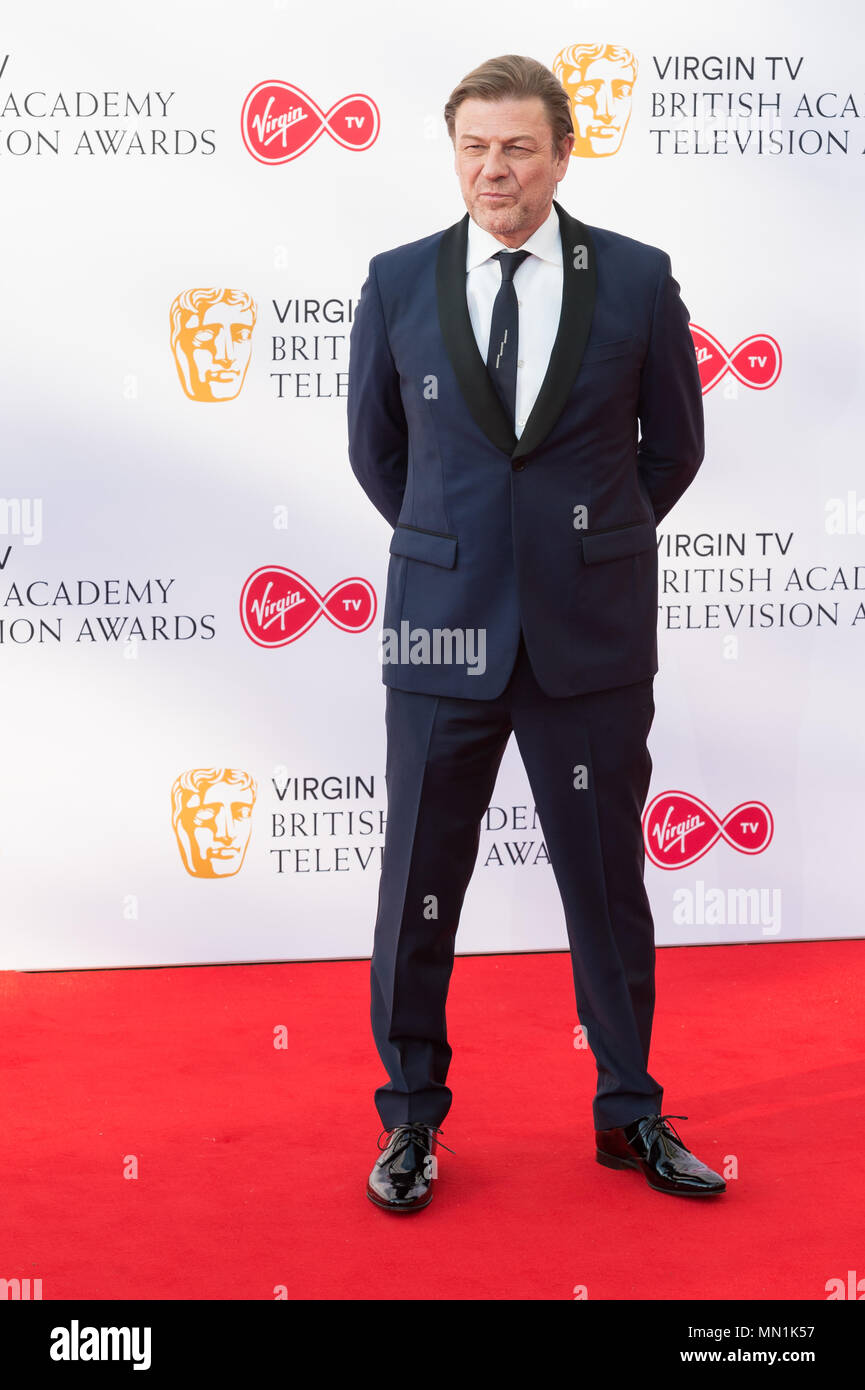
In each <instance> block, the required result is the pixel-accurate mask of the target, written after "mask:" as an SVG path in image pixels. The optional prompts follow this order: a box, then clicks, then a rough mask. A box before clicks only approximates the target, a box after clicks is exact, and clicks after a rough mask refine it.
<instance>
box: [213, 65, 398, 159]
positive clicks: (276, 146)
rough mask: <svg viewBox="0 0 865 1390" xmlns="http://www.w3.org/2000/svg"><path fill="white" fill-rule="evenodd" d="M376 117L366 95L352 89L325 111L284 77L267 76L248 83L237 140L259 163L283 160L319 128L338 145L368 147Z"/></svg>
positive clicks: (304, 146)
mask: <svg viewBox="0 0 865 1390" xmlns="http://www.w3.org/2000/svg"><path fill="white" fill-rule="evenodd" d="M380 126H381V117H380V116H379V113H378V107H377V106H376V104H375V102H374V101H373V99H372V97H368V96H364V95H363V94H362V93H361V92H352V93H351V95H350V96H347V97H341V98H340V100H339V101H337V102H335V103H334V105H333V106H331V107H330V109H329V110H328V111H322V109H321V107H320V106H319V105H318V104H317V103H316V102H315V101H313V99H312V97H311V96H307V94H306V92H304V91H302V90H301V88H300V87H294V86H292V84H291V83H290V82H280V81H278V80H276V79H271V80H270V81H267V82H259V84H258V86H257V87H253V89H252V91H251V92H250V93H249V96H248V97H247V98H246V101H245V102H244V103H243V111H242V112H241V116H240V132H241V135H242V136H243V143H244V145H245V146H246V148H247V149H248V151H249V153H250V154H251V155H252V156H253V158H254V159H257V160H259V162H260V163H261V164H287V163H288V161H289V160H290V159H297V157H298V155H300V154H303V153H304V152H305V151H306V150H308V149H309V147H310V145H314V144H315V142H316V140H318V139H319V137H320V136H321V135H324V133H325V131H326V132H327V134H328V135H329V136H330V138H331V139H332V140H335V141H336V143H337V144H338V145H342V147H343V149H344V150H352V151H353V152H354V153H355V154H357V153H359V152H360V151H361V150H368V149H369V147H370V145H372V144H374V142H375V141H376V139H377V138H378V132H379V127H380Z"/></svg>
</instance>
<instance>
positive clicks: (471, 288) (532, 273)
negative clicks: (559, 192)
mask: <svg viewBox="0 0 865 1390" xmlns="http://www.w3.org/2000/svg"><path fill="white" fill-rule="evenodd" d="M510 250H514V251H519V250H524V251H530V252H531V255H530V256H527V257H526V259H525V260H524V261H523V263H522V265H520V266H518V267H517V269H516V271H515V272H514V289H515V290H516V292H517V304H518V306H519V308H518V313H519V334H518V339H517V351H518V353H519V356H518V358H517V400H516V421H515V425H514V432H515V434H516V436H517V438H519V436H520V435H521V434H522V432H523V428H524V427H525V423H526V421H527V420H528V418H529V414H530V412H531V409H532V406H533V405H534V403H535V400H536V398H537V394H538V392H539V390H540V389H541V383H542V382H543V379H544V377H545V376H546V372H547V367H548V366H549V362H550V354H551V353H552V350H553V343H554V342H555V340H556V332H557V330H558V327H559V317H560V315H561V312H562V238H561V234H560V232H559V219H558V215H557V213H556V210H555V208H554V207H551V208H550V215H549V217H548V218H547V220H546V222H542V223H541V225H540V227H538V229H537V231H536V232H532V235H531V236H530V237H529V238H528V240H526V241H524V242H523V244H522V247H519V246H514V247H506V246H503V245H502V243H501V242H500V241H497V240H496V238H495V237H494V236H493V235H492V233H491V232H487V231H484V229H483V227H479V226H478V224H477V222H475V220H474V218H473V217H472V216H471V214H469V226H468V247H467V250H466V299H467V301H468V307H469V317H470V318H471V321H472V328H473V329H474V334H475V341H476V342H477V345H478V351H479V353H480V355H481V357H482V358H483V360H484V362H486V360H487V349H488V347H489V342H490V325H491V323H492V318H493V304H494V302H495V298H496V295H497V294H498V292H499V288H500V287H501V283H502V272H501V270H500V268H499V263H498V261H494V260H492V259H491V257H493V256H495V255H496V253H497V252H498V251H504V252H505V253H506V254H507V252H508V251H510Z"/></svg>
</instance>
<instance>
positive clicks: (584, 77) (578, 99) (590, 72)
mask: <svg viewBox="0 0 865 1390" xmlns="http://www.w3.org/2000/svg"><path fill="white" fill-rule="evenodd" d="M564 87H565V91H566V92H567V93H568V95H569V96H570V98H571V113H572V116H573V121H574V126H575V127H576V131H577V141H576V145H575V148H574V154H575V155H582V156H583V157H588V158H590V159H591V158H593V157H595V156H597V155H606V154H615V153H616V151H617V150H618V148H619V146H620V145H621V143H622V139H623V138H624V134H625V127H626V126H627V124H628V120H629V118H630V115H631V101H632V99H633V92H634V69H633V67H630V66H629V65H628V64H626V63H616V62H613V61H612V59H610V58H596V59H595V60H594V62H592V63H589V64H588V66H587V67H586V68H584V69H583V70H582V71H580V70H579V69H576V68H575V69H574V70H573V71H572V72H571V74H570V76H569V77H568V78H567V80H566V81H565V83H564Z"/></svg>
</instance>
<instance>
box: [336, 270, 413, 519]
mask: <svg viewBox="0 0 865 1390" xmlns="http://www.w3.org/2000/svg"><path fill="white" fill-rule="evenodd" d="M348 457H349V462H350V463H351V468H352V472H353V473H354V475H355V477H356V478H357V480H358V482H359V483H360V485H361V487H362V488H363V490H364V492H365V493H366V495H367V497H368V498H369V499H370V501H371V502H372V503H373V504H374V506H376V507H377V508H378V510H379V511H380V512H381V514H382V516H383V517H384V518H385V519H386V520H387V521H389V522H390V524H391V526H395V525H396V523H397V520H398V518H399V514H400V510H401V508H402V499H403V494H404V493H405V485H406V477H407V474H408V425H407V423H406V418H405V411H404V410H403V404H402V397H401V395H400V389H399V372H398V371H397V369H396V364H395V363H394V360H393V356H392V354H391V350H390V344H389V342H388V337H387V326H386V324H385V320H384V311H383V309H382V303H381V294H380V293H379V288H378V280H377V278H376V271H375V257H373V259H372V260H371V261H370V263H369V273H368V275H367V278H366V280H365V281H364V284H363V287H362V289H361V292H360V301H359V303H358V306H357V309H356V310H355V315H354V323H353V324H352V326H351V334H350V338H349V369H348Z"/></svg>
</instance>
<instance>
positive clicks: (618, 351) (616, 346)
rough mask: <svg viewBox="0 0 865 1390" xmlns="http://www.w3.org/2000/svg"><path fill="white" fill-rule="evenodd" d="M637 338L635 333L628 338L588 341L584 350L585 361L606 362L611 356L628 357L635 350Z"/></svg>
mask: <svg viewBox="0 0 865 1390" xmlns="http://www.w3.org/2000/svg"><path fill="white" fill-rule="evenodd" d="M636 347H637V340H636V338H635V337H634V335H633V333H631V334H629V336H628V337H627V338H615V339H613V340H612V341H610V342H608V343H587V344H586V347H585V349H584V351H583V359H582V360H583V361H584V362H606V360H607V359H608V358H609V357H627V356H628V355H629V354H630V353H632V352H635V351H636Z"/></svg>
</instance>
